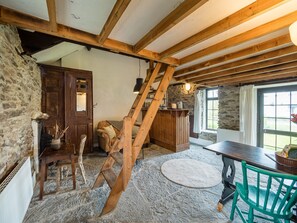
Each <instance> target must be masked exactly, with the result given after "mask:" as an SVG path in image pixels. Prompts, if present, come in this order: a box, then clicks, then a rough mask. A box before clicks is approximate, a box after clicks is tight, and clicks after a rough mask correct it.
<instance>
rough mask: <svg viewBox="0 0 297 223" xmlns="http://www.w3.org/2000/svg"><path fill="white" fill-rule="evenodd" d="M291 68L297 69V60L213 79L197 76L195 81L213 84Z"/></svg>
mask: <svg viewBox="0 0 297 223" xmlns="http://www.w3.org/2000/svg"><path fill="white" fill-rule="evenodd" d="M291 69H295V70H296V69H297V62H296V61H295V62H290V63H287V64H282V65H277V66H273V67H269V68H262V69H257V70H253V71H248V72H244V73H240V74H231V75H229V76H224V77H216V78H213V79H211V80H205V81H204V80H200V79H198V78H197V80H194V81H193V82H194V83H197V84H212V83H214V82H218V81H219V82H220V83H221V82H222V83H225V82H226V81H227V82H228V81H232V80H234V79H238V78H249V77H251V76H254V75H259V76H261V75H264V74H266V73H269V74H270V73H271V74H272V73H275V72H281V71H284V70H291Z"/></svg>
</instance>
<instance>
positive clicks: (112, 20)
mask: <svg viewBox="0 0 297 223" xmlns="http://www.w3.org/2000/svg"><path fill="white" fill-rule="evenodd" d="M130 2H131V0H117V2H116V3H115V5H114V7H113V9H112V11H111V13H110V15H109V17H108V19H107V21H106V22H105V24H104V26H103V28H102V30H101V33H100V35H98V36H97V39H98V42H99V43H104V41H105V40H106V39H107V38H108V36H109V34H110V33H111V31H112V30H113V28H114V27H115V25H116V24H117V22H118V21H119V19H120V18H121V16H122V14H123V13H124V12H125V10H126V8H127V7H128V5H129V4H130Z"/></svg>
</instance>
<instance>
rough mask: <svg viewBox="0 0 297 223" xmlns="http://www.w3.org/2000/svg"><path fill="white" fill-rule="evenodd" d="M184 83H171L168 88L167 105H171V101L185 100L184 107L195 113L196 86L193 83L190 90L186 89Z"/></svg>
mask: <svg viewBox="0 0 297 223" xmlns="http://www.w3.org/2000/svg"><path fill="white" fill-rule="evenodd" d="M183 86H184V85H183V84H176V85H170V86H169V87H168V89H167V104H168V105H167V106H168V107H170V104H171V103H177V102H179V101H182V102H183V108H185V109H189V110H190V114H193V111H194V103H195V97H194V93H195V89H196V87H195V86H194V85H192V87H191V90H190V91H189V92H187V91H185V90H184V88H183Z"/></svg>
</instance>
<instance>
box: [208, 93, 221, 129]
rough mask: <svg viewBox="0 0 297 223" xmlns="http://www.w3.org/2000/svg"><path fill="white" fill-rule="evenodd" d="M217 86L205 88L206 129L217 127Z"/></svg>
mask: <svg viewBox="0 0 297 223" xmlns="http://www.w3.org/2000/svg"><path fill="white" fill-rule="evenodd" d="M218 110H219V100H218V88H212V89H206V129H209V130H216V129H217V128H218Z"/></svg>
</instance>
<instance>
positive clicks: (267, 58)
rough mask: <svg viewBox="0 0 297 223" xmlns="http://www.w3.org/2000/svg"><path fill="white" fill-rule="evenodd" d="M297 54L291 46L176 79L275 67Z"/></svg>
mask: <svg viewBox="0 0 297 223" xmlns="http://www.w3.org/2000/svg"><path fill="white" fill-rule="evenodd" d="M296 53H297V46H289V47H286V48H283V49H278V50H274V51H271V52H268V53H264V54H261V55H258V56H254V57H250V58H247V59H243V60H239V61H236V62H231V63H227V64H224V65H221V66H216V67H212V68H209V69H206V70H201V71H197V72H194V73H191V74H188V75H184V76H181V77H176V80H191V79H192V78H196V77H204V76H209V75H211V74H212V75H216V74H218V75H220V74H225V73H231V72H232V71H233V72H236V71H237V72H241V71H242V70H246V69H252V68H253V67H255V68H257V66H260V64H267V66H268V65H269V64H270V63H271V64H270V65H275V64H274V63H275V62H278V63H281V62H285V59H290V58H289V57H284V56H288V55H291V54H295V55H293V57H294V56H295V58H296V59H297V55H296ZM277 58H279V59H277ZM291 59H292V58H291ZM272 61H275V62H272ZM262 66H263V65H262Z"/></svg>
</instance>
